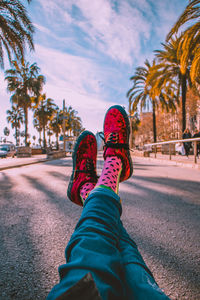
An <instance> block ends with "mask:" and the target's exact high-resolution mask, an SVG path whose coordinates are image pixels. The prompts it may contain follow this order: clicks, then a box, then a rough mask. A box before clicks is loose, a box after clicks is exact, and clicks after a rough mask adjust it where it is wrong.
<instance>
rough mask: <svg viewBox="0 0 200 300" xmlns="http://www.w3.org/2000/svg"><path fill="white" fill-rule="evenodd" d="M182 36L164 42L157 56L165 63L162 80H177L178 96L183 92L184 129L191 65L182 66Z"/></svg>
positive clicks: (183, 127) (184, 125)
mask: <svg viewBox="0 0 200 300" xmlns="http://www.w3.org/2000/svg"><path fill="white" fill-rule="evenodd" d="M181 38H182V37H181V36H180V37H175V38H171V40H170V41H169V42H167V43H165V44H164V43H163V44H162V46H163V48H164V49H163V50H156V51H155V53H156V56H157V58H158V60H159V62H160V63H162V64H163V66H164V67H163V71H162V76H161V77H162V80H163V81H164V82H165V84H166V83H167V82H170V81H171V80H173V82H177V96H176V98H177V99H178V98H179V94H180V93H181V104H182V131H184V130H185V128H186V93H187V86H188V85H190V73H189V65H187V66H185V68H184V69H182V68H181V65H180V59H179V56H178V50H179V42H180V40H181Z"/></svg>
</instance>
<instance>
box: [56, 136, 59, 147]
mask: <svg viewBox="0 0 200 300" xmlns="http://www.w3.org/2000/svg"><path fill="white" fill-rule="evenodd" d="M56 150H59V146H58V133H56Z"/></svg>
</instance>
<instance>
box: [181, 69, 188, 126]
mask: <svg viewBox="0 0 200 300" xmlns="http://www.w3.org/2000/svg"><path fill="white" fill-rule="evenodd" d="M181 92H182V132H184V130H185V128H186V92H187V85H186V75H185V74H184V75H182V77H181Z"/></svg>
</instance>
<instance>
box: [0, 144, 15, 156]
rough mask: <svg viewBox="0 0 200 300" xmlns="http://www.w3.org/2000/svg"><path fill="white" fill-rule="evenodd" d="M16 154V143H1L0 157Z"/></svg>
mask: <svg viewBox="0 0 200 300" xmlns="http://www.w3.org/2000/svg"><path fill="white" fill-rule="evenodd" d="M15 155H16V149H15V145H14V144H12V143H3V144H0V157H1V158H3V157H14V156H15Z"/></svg>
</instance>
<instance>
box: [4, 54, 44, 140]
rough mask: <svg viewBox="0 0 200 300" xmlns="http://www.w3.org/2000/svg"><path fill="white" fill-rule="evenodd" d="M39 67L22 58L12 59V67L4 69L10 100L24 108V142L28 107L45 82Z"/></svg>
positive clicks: (26, 134)
mask: <svg viewBox="0 0 200 300" xmlns="http://www.w3.org/2000/svg"><path fill="white" fill-rule="evenodd" d="M39 70H40V69H39V67H38V66H37V64H36V63H33V64H31V65H30V63H29V62H25V61H24V60H23V59H22V60H21V61H20V62H17V61H13V68H12V69H9V70H6V71H5V80H6V81H7V84H8V85H7V89H8V91H9V92H10V93H12V96H11V102H12V103H15V104H17V105H18V106H19V107H21V108H23V110H24V123H25V144H26V145H27V136H28V109H29V108H31V107H32V106H33V99H34V101H36V100H38V97H39V95H40V91H41V89H42V87H43V84H44V82H45V78H44V76H42V75H38V73H39Z"/></svg>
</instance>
